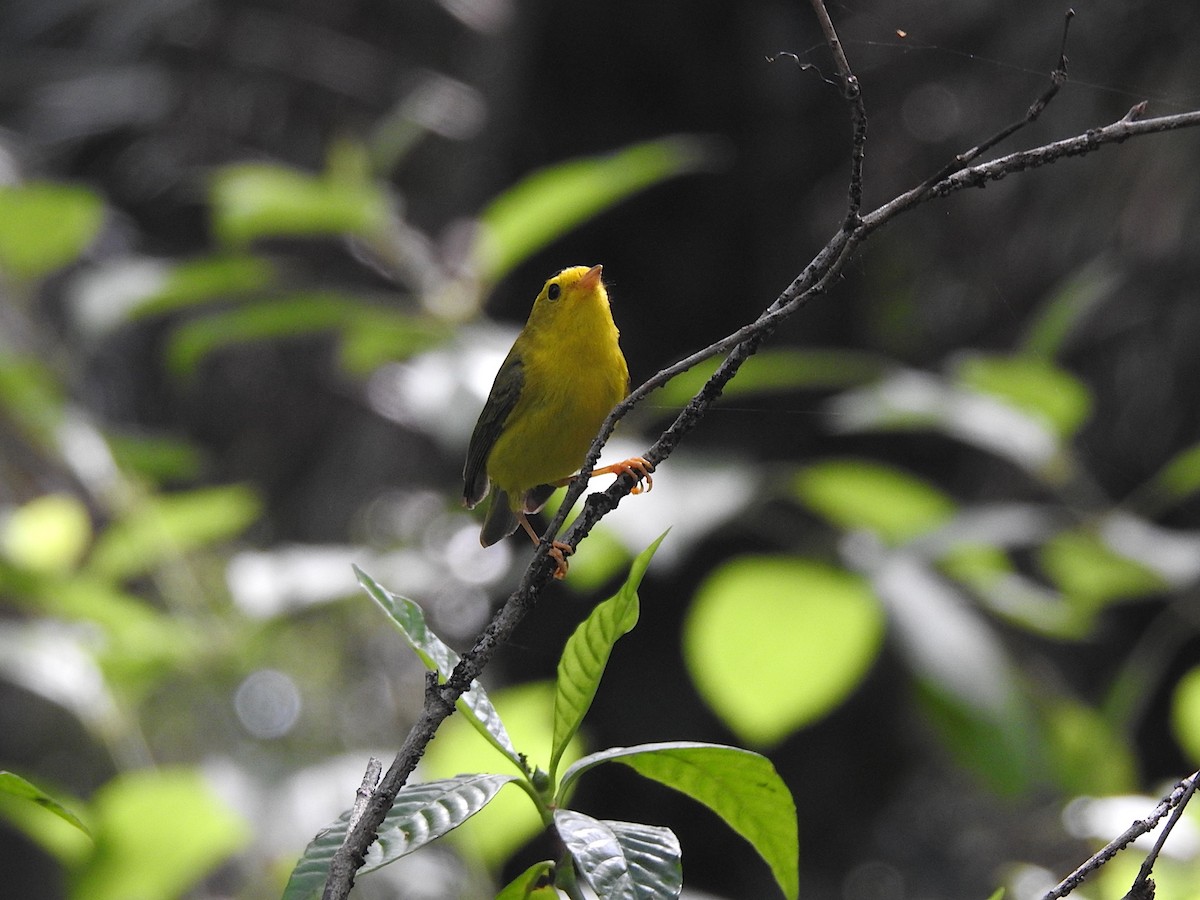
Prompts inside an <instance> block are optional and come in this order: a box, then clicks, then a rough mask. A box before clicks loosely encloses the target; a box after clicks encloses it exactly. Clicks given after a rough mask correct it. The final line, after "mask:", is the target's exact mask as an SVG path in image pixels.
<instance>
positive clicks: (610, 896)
mask: <svg viewBox="0 0 1200 900" xmlns="http://www.w3.org/2000/svg"><path fill="white" fill-rule="evenodd" d="M554 828H555V830H556V831H557V832H558V836H559V838H560V839H561V840H562V842H563V845H564V846H565V847H566V848H567V852H568V853H570V854H571V858H572V859H573V860H574V861H575V867H576V868H577V869H578V870H579V873H580V874H581V875H582V876H583V878H584V879H585V880H586V881H587V883H588V884H589V885H590V886H591V888H592V890H594V891H595V892H596V896H597V897H599V898H600V900H675V898H676V897H678V896H679V892H680V891H681V890H683V866H682V864H681V863H680V850H679V840H678V839H677V838H676V837H675V835H674V833H673V832H672V831H671V830H670V829H669V828H659V827H656V826H654V825H639V824H637V823H635V822H612V821H604V820H601V819H593V818H592V817H591V816H585V815H583V814H582V813H578V812H575V811H574V810H569V809H560V810H556V811H555V813H554Z"/></svg>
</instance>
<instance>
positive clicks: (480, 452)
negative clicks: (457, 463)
mask: <svg viewBox="0 0 1200 900" xmlns="http://www.w3.org/2000/svg"><path fill="white" fill-rule="evenodd" d="M602 272H603V267H602V266H592V267H591V268H590V269H589V268H587V267H586V266H575V267H573V268H570V269H563V270H562V271H561V272H559V273H558V274H557V275H555V276H554V277H553V278H551V279H550V280H549V281H547V282H546V284H545V286H544V287H543V288H542V292H541V293H540V294H538V296H537V299H536V300H534V301H533V309H532V310H531V311H530V313H529V321H527V322H526V323H525V327H524V328H523V329H521V333H520V334H519V335H517V339H516V341H515V342H514V343H513V346H512V349H511V350H510V351H509V352H508V357H507V358H506V359H505V360H504V364H503V365H502V366H500V371H499V372H498V373H496V380H495V382H494V383H493V384H492V390H491V392H490V393H489V394H488V398H487V402H486V403H485V404H484V406H483V412H482V413H480V414H479V421H478V422H477V423H476V424H475V431H474V432H473V433H472V435H471V443H470V445H469V446H468V448H467V463H466V466H465V467H464V468H463V504H464V505H465V506H466V507H467V508H468V509H470V508H472V507H474V506H475V504H477V503H478V502H479V501H480V500H482V499H483V498H484V497H485V496H487V493H488V489H489V487H490V488H491V489H492V493H493V497H492V504H491V507H490V508H489V509H488V512H487V516H486V517H485V519H484V522H483V530H482V531H481V532H480V535H479V542H480V543H481V544H483V546H485V547H489V546H491V545H492V544H494V543H496V542H497V541H499V540H502V539H503V538H506V537H508V536H509V535H510V534H512V533H513V532H514V531H516V530H517V527H518V526H520V527H521V528H524V529H525V532H526V534H528V535H529V537H530V538H531V539H532V540H533V543H534V544H535V545H536V544H538V543H539V542H540V541H539V539H538V536H537V533H536V532H535V531H534V530H533V526H532V525H530V524H529V520H528V519H527V518H526V515H527V514H529V513H535V512H537V511H538V510H540V509H541V508H542V507H543V506H544V505H545V504H546V501H547V500H548V499H549V498H550V495H551V494H552V493H553V492H554V489H555V488H556V487H561V486H562V485H564V484H566V483H568V482H569V481H570V480H571V477H572V475H573V473H574V472H575V471H576V470H578V468H579V466H580V464H581V463H582V462H583V460H584V457H585V456H586V455H587V451H588V448H589V447H591V445H592V441H593V440H595V438H596V434H597V432H599V430H600V426H601V424H603V422H604V420H605V419H606V418H607V417H608V414H609V413H610V412H612V408H613V407H614V406H616V405H617V404H618V403H619V402H620V401H621V400H622V399H624V397H625V394H626V393H627V392H628V390H629V369H628V367H627V366H626V364H625V357H624V356H623V355H622V353H621V346H620V344H619V343H618V341H617V338H618V336H619V332H618V331H617V326H616V324H615V323H614V322H613V318H612V311H611V310H610V309H609V305H608V291H607V290H606V289H605V287H604V281H603V280H602V279H601V274H602ZM653 470H654V467H653V466H652V465H650V463H649V462H647V461H646V460H644V459H642V458H641V457H633V458H632V459H628V460H625V461H623V462H619V463H616V464H614V465H611V466H605V467H604V468H601V469H596V470H595V471H593V472H592V475H593V476H595V475H606V474H612V473H622V474H624V473H627V472H632V473H633V474H634V475H636V476H637V478H638V481H639V482H641V481H642V480H643V479H644V480H645V481H646V488H645V489H646V490H649V489H650V487H651V485H652V484H653V481H652V479H651V477H650V473H651V472H652V471H653ZM641 490H642V488H641V485H640V483H639V485H638V486H637V487H635V488H634V491H633V492H634V493H640V492H641ZM569 553H571V547H570V545H569V544H564V543H562V542H560V541H554V542H553V544H552V546H551V549H550V555H551V556H553V557H554V559H555V561H556V562H557V563H558V569H557V570H556V571H555V573H554V576H555V577H556V578H562V577H564V576H565V575H566V574H567V561H566V555H567V554H569Z"/></svg>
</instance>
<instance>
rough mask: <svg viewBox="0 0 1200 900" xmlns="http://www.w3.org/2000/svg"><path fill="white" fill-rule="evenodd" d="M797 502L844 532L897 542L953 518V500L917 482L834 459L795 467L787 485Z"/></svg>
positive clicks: (895, 472) (876, 466) (860, 463)
mask: <svg viewBox="0 0 1200 900" xmlns="http://www.w3.org/2000/svg"><path fill="white" fill-rule="evenodd" d="M792 485H793V490H794V491H795V493H796V496H797V497H798V498H799V499H800V501H801V502H802V503H804V504H805V505H807V506H809V507H810V508H811V509H813V510H814V511H815V512H817V513H819V514H820V515H822V516H824V517H825V518H826V519H828V520H829V521H830V522H832V523H833V524H834V525H836V526H838V527H840V528H844V529H847V530H855V529H869V530H871V531H874V532H875V533H876V534H877V535H879V537H881V538H883V539H884V540H886V541H888V542H890V543H893V544H900V543H903V542H904V541H907V540H909V539H910V538H913V537H916V536H917V535H920V534H924V533H926V532H928V531H932V530H933V529H935V528H937V527H938V526H940V525H942V524H944V523H945V522H946V521H947V520H949V519H950V517H951V516H953V515H954V511H955V505H954V501H953V500H951V499H950V498H949V497H948V496H946V495H945V494H944V493H942V492H941V491H940V490H938V489H937V488H935V487H933V486H932V485H930V484H928V483H926V482H924V481H922V480H920V479H919V478H917V477H915V476H913V475H909V474H908V473H906V472H902V471H900V470H899V469H894V468H891V467H890V466H885V465H882V464H880V463H875V462H869V461H866V460H854V459H840V460H830V461H828V462H823V463H817V464H816V465H812V466H808V467H807V468H804V469H801V470H800V471H799V472H798V473H797V474H796V476H795V479H794V480H793V482H792Z"/></svg>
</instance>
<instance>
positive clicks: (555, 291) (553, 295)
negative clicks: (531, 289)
mask: <svg viewBox="0 0 1200 900" xmlns="http://www.w3.org/2000/svg"><path fill="white" fill-rule="evenodd" d="M561 295H562V287H561V286H560V285H558V284H552V285H550V287H548V288H546V297H547V298H548V299H550V300H557V299H558V298H559V297H560V296H561Z"/></svg>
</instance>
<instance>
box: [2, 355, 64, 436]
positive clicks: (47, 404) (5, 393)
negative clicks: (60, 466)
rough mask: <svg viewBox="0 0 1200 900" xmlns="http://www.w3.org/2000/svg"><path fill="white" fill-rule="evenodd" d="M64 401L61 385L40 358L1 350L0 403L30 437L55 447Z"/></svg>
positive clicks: (14, 422) (15, 423)
mask: <svg viewBox="0 0 1200 900" xmlns="http://www.w3.org/2000/svg"><path fill="white" fill-rule="evenodd" d="M65 405H66V398H65V396H64V395H63V392H62V385H61V384H60V383H59V381H58V379H57V377H56V376H55V375H54V374H53V373H52V372H51V371H50V369H49V367H48V366H47V365H46V363H45V362H44V361H43V360H40V359H34V358H33V357H30V356H21V355H18V354H16V353H12V352H5V353H0V406H2V407H3V409H4V411H5V412H6V413H7V415H8V416H9V417H11V419H12V420H13V424H14V425H16V426H18V427H19V428H21V430H22V431H23V432H24V434H25V435H26V437H27V438H28V439H29V440H30V441H32V442H34V443H36V444H38V445H39V446H40V447H41V448H42V449H44V450H49V451H57V450H58V439H59V425H60V424H61V423H62V420H63V407H64V406H65Z"/></svg>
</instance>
